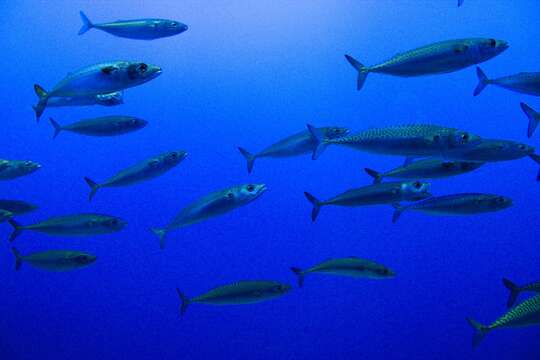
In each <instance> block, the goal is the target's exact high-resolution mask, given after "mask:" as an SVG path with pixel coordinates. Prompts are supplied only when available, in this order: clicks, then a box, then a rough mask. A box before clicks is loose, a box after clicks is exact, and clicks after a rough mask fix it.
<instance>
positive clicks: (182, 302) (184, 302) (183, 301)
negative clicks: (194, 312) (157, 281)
mask: <svg viewBox="0 0 540 360" xmlns="http://www.w3.org/2000/svg"><path fill="white" fill-rule="evenodd" d="M176 293H177V294H178V297H179V298H180V315H184V313H185V312H186V310H187V307H188V305H189V299H188V298H187V297H186V295H184V293H183V292H182V291H180V289H179V288H176Z"/></svg>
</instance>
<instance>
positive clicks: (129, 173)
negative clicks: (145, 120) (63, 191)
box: [84, 150, 187, 200]
mask: <svg viewBox="0 0 540 360" xmlns="http://www.w3.org/2000/svg"><path fill="white" fill-rule="evenodd" d="M186 156H187V152H185V151H183V150H180V151H169V152H166V153H163V154H160V155H158V156H155V157H153V158H150V159H146V160H144V161H141V162H139V163H137V164H135V165H133V166H130V167H128V168H127V169H124V170H122V171H120V172H118V173H117V174H116V175H114V176H113V177H111V178H109V179H108V180H105V181H104V182H102V183H96V182H95V181H93V180H92V179H90V178H88V177H85V178H84V180H85V181H86V183H87V184H88V186H90V195H89V196H88V199H89V200H92V198H93V197H94V195H95V194H96V191H98V189H100V188H103V187H118V186H127V185H133V184H137V183H140V182H143V181H146V180H150V179H153V178H155V177H158V176H160V175H163V174H164V173H166V172H167V171H169V170H171V169H172V168H174V167H175V166H176V165H178V164H180V162H182V160H184V159H185V158H186Z"/></svg>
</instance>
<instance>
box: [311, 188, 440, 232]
mask: <svg viewBox="0 0 540 360" xmlns="http://www.w3.org/2000/svg"><path fill="white" fill-rule="evenodd" d="M430 187H431V186H430V184H429V183H425V182H420V181H409V182H387V183H379V184H373V185H368V186H364V187H361V188H357V189H351V190H347V191H345V192H344V193H342V194H339V195H337V196H334V197H332V198H330V199H328V200H325V201H320V200H318V199H317V198H316V197H315V196H313V195H311V194H310V193H308V192H304V195H305V196H306V198H307V199H308V201H309V202H310V203H311V204H312V205H313V209H312V210H311V220H312V221H313V222H314V221H315V220H316V219H317V216H318V215H319V212H320V210H321V207H322V206H327V205H337V206H368V205H381V204H393V203H397V202H400V201H414V200H420V199H425V198H427V197H429V196H431V194H430V193H429V190H430Z"/></svg>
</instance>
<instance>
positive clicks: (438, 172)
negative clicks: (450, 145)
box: [364, 159, 484, 184]
mask: <svg viewBox="0 0 540 360" xmlns="http://www.w3.org/2000/svg"><path fill="white" fill-rule="evenodd" d="M482 165H484V163H483V162H475V161H447V160H439V159H424V160H419V161H415V162H412V163H410V164H407V165H403V166H399V167H397V168H395V169H392V170H389V171H386V172H384V173H380V172H378V171H375V170H373V169H368V168H365V169H364V170H365V171H366V173H367V174H368V175H369V176H371V177H372V178H373V182H374V183H375V184H376V183H380V182H381V181H382V179H384V178H387V177H389V178H397V179H439V178H446V177H450V176H456V175H461V174H465V173H468V172H471V171H473V170H476V169H478V168H479V167H480V166H482Z"/></svg>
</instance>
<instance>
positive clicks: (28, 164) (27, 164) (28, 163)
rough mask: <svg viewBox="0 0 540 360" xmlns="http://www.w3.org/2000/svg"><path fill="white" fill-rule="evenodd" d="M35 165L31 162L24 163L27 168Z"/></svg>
mask: <svg viewBox="0 0 540 360" xmlns="http://www.w3.org/2000/svg"><path fill="white" fill-rule="evenodd" d="M32 165H33V163H32V162H31V161H25V162H24V166H26V167H31V166H32Z"/></svg>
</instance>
